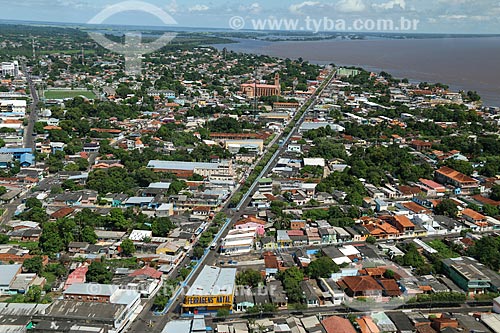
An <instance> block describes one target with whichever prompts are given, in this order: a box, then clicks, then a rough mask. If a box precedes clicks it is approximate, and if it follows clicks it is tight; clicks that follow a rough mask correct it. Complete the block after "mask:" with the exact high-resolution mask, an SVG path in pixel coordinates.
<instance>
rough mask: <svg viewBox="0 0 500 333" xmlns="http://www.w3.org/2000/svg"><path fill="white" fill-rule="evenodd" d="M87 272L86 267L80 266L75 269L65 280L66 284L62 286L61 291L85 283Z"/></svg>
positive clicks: (87, 268)
mask: <svg viewBox="0 0 500 333" xmlns="http://www.w3.org/2000/svg"><path fill="white" fill-rule="evenodd" d="M88 270H89V267H88V266H81V267H78V268H77V269H75V270H74V271H73V272H71V274H69V275H68V278H67V279H66V283H65V284H64V288H63V290H66V289H68V288H69V286H71V285H73V284H77V283H85V281H86V278H85V276H86V275H87V271H88Z"/></svg>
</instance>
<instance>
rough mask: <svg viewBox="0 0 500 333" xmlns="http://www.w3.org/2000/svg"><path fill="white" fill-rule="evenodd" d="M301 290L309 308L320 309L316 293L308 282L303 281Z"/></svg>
mask: <svg viewBox="0 0 500 333" xmlns="http://www.w3.org/2000/svg"><path fill="white" fill-rule="evenodd" d="M300 288H301V289H302V292H303V296H304V301H305V304H307V307H308V308H313V307H318V306H319V305H320V304H319V298H318V296H317V295H316V291H315V290H314V288H313V286H312V285H311V284H310V283H309V282H308V281H301V282H300Z"/></svg>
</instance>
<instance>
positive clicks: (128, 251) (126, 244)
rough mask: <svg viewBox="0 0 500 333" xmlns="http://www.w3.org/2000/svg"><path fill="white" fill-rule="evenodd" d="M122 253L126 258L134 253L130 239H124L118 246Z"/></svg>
mask: <svg viewBox="0 0 500 333" xmlns="http://www.w3.org/2000/svg"><path fill="white" fill-rule="evenodd" d="M120 247H121V249H122V253H123V254H124V255H126V256H130V255H132V254H134V253H135V245H134V243H133V242H132V241H131V240H130V239H128V238H127V239H125V240H124V241H123V242H122V244H121V245H120Z"/></svg>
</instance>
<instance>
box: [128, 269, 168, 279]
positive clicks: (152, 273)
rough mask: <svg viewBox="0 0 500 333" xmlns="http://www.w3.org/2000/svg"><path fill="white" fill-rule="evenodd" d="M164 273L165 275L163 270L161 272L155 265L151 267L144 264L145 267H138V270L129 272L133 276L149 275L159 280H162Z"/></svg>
mask: <svg viewBox="0 0 500 333" xmlns="http://www.w3.org/2000/svg"><path fill="white" fill-rule="evenodd" d="M162 275H163V273H162V272H159V271H157V270H156V269H154V268H153V267H149V266H144V267H143V268H141V269H138V270H136V271H134V272H133V273H130V274H129V276H131V277H135V276H147V277H149V278H152V279H157V280H160V279H161V277H162Z"/></svg>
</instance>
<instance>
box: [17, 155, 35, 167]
mask: <svg viewBox="0 0 500 333" xmlns="http://www.w3.org/2000/svg"><path fill="white" fill-rule="evenodd" d="M19 162H20V163H21V164H23V163H29V164H30V165H33V163H34V162H35V155H33V154H31V153H24V154H22V155H21V157H20V158H19Z"/></svg>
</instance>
